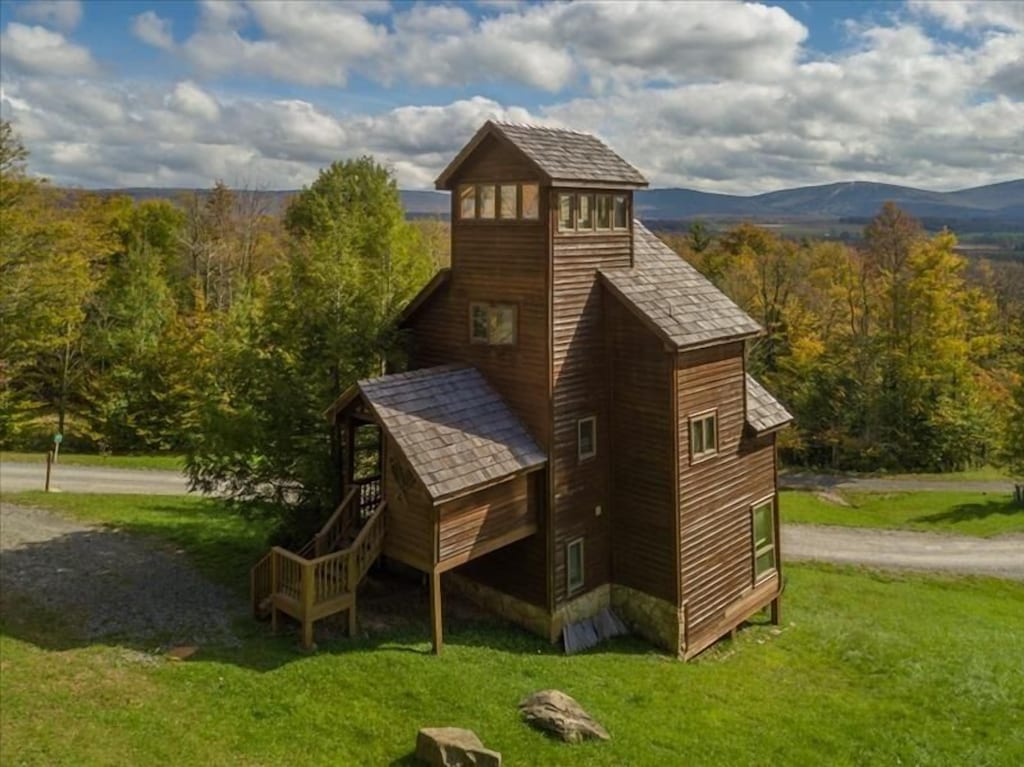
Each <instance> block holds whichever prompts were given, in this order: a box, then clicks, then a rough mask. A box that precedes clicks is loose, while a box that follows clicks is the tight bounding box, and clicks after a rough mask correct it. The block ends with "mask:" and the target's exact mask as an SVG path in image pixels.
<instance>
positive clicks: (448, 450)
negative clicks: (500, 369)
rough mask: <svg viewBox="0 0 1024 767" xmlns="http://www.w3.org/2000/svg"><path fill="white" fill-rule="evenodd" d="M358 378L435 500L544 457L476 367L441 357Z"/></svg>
mask: <svg viewBox="0 0 1024 767" xmlns="http://www.w3.org/2000/svg"><path fill="white" fill-rule="evenodd" d="M357 386H358V388H359V392H360V393H361V394H362V396H363V398H364V399H365V401H366V402H367V404H368V405H369V406H370V409H371V410H372V411H373V413H374V415H375V416H376V417H377V419H378V421H379V422H380V424H381V427H382V428H383V429H384V431H385V432H386V433H387V434H388V435H389V436H390V437H391V438H392V439H393V440H394V441H395V444H396V445H397V446H398V448H399V450H401V451H402V454H403V455H404V456H405V459H406V461H407V462H408V464H409V466H410V467H411V468H412V470H413V471H414V472H415V473H416V476H417V478H418V479H419V480H420V482H422V483H423V486H424V487H425V488H426V490H427V493H428V494H429V496H430V498H431V500H432V501H433V502H434V503H440V502H442V501H445V500H450V499H451V498H454V497H457V496H460V495H464V494H466V493H468V492H471V491H472V490H474V489H477V488H479V487H482V486H487V485H491V484H494V483H495V482H500V481H502V480H504V479H506V478H508V477H511V476H513V475H515V474H518V473H521V472H525V471H531V470H533V469H536V468H540V467H541V466H543V465H544V464H546V463H547V456H546V455H545V454H544V453H543V452H542V451H541V450H540V448H539V447H537V445H536V443H534V441H533V439H532V438H531V437H530V435H529V434H527V432H526V429H525V428H524V427H523V424H522V423H521V422H520V421H519V419H518V418H517V417H516V416H515V414H513V413H512V411H510V410H509V409H508V406H507V405H505V403H504V402H503V401H502V399H501V398H500V397H499V396H498V394H497V393H496V392H495V391H494V390H493V389H491V387H490V386H488V385H487V382H486V381H485V380H484V378H483V376H481V375H480V373H479V372H478V371H477V370H476V369H475V368H471V367H466V366H462V365H442V366H439V367H433V368H424V369H421V370H414V371H411V372H408V373H398V374H394V375H387V376H381V377H380V378H372V379H369V380H365V381H360V382H359V383H358V384H357Z"/></svg>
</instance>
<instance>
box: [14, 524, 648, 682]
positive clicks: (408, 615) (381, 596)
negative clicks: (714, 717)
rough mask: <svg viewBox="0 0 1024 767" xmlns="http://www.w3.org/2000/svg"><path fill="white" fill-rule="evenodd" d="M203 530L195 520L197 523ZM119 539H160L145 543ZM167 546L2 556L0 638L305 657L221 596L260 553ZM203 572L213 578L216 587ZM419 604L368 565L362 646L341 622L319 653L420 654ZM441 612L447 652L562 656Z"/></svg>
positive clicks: (124, 543) (92, 544)
mask: <svg viewBox="0 0 1024 767" xmlns="http://www.w3.org/2000/svg"><path fill="white" fill-rule="evenodd" d="M180 511H181V510H180V508H176V507H174V506H173V504H172V505H171V506H170V507H169V508H168V512H169V513H174V514H180ZM200 522H201V520H200V519H198V518H197V519H196V525H200ZM211 522H212V521H211ZM73 527H74V526H73V525H69V528H73ZM214 527H215V525H214ZM125 532H131V533H134V534H146V535H150V534H152V535H156V534H159V535H160V536H161V538H160V540H159V541H156V542H153V543H152V545H151V543H150V541H148V540H140V539H139V538H138V537H136V536H135V535H125V534H124V533H125ZM167 538H168V530H167V528H166V527H162V526H160V525H159V524H155V523H146V522H125V523H119V524H118V528H117V529H116V530H114V529H109V528H102V527H100V528H88V529H84V530H83V529H70V530H69V531H68V532H65V533H64V534H59V535H56V536H54V537H51V538H49V539H48V540H45V541H39V542H33V543H24V544H22V545H20V546H19V547H18V548H10V549H7V550H5V551H4V552H3V556H2V558H0V633H2V634H4V635H5V636H9V637H12V638H15V639H18V640H20V641H24V642H29V643H31V644H34V645H36V646H37V647H39V648H41V649H45V650H68V649H75V648H83V647H92V646H110V647H121V648H124V649H128V650H133V651H138V652H142V653H147V654H153V653H163V652H166V650H167V649H168V648H170V647H173V646H176V645H195V646H197V647H198V648H199V650H198V652H197V653H196V654H195V655H193V656H192V657H191V658H189V659H188V660H186V661H185V662H186V663H194V662H213V663H225V664H231V665H236V666H240V667H245V668H249V669H253V670H257V671H271V670H273V669H276V668H279V667H281V666H283V665H286V664H288V663H291V662H293V661H296V660H301V659H303V658H304V657H306V653H303V652H301V651H300V650H299V648H298V627H297V625H296V624H295V623H294V622H292V621H291V620H290V619H287V618H285V617H284V616H281V621H280V629H281V630H280V632H279V635H278V636H273V635H272V634H271V632H270V627H269V624H267V623H257V622H256V621H255V620H253V619H252V618H251V617H250V616H249V604H248V595H247V594H246V593H245V592H244V591H243V590H241V589H240V588H231V587H230V586H235V585H237V582H238V581H240V580H242V579H244V578H245V576H246V575H247V574H248V569H249V566H250V565H251V563H252V562H253V561H254V559H255V556H254V552H255V554H258V553H262V550H263V549H262V545H260V544H258V542H257V541H248V540H244V541H242V542H239V540H238V534H237V530H234V531H227V530H225V531H220V532H218V531H217V530H216V529H215V530H212V531H211V530H206V531H205V532H204V531H200V530H198V529H191V526H190V525H184V526H177V525H176V533H175V538H174V540H175V541H179V542H180V543H181V546H182V547H181V548H176V547H175V546H174V545H173V543H174V541H172V545H170V546H168V545H167ZM186 549H187V550H188V554H186ZM197 565H198V567H197ZM200 572H205V573H206V574H208V575H209V574H217V575H219V576H220V577H219V578H218V580H219V581H220V583H213V582H211V581H210V580H209V579H208V578H207V577H203V576H202V575H200ZM239 576H241V577H239ZM227 580H230V581H231V582H230V584H226V583H225V581H227ZM428 604H429V602H428V595H427V589H426V585H425V583H424V582H423V580H422V579H421V578H409V577H407V576H401V575H396V574H392V573H389V572H388V571H386V570H384V569H383V568H380V567H377V568H375V569H374V570H373V571H372V572H371V575H370V577H368V578H367V579H366V580H365V581H364V583H363V585H362V586H361V588H360V594H359V599H358V605H359V613H358V617H359V636H357V637H355V638H351V639H350V638H348V637H347V636H346V631H345V626H346V623H347V620H346V615H345V614H344V613H342V614H339V615H337V616H333V617H331V618H328V619H325V620H323V621H318V622H317V624H316V625H315V634H316V637H315V641H316V642H317V644H318V650H317V653H318V654H320V655H324V654H328V655H338V656H344V655H346V654H349V653H363V652H375V653H418V654H429V653H430V652H431V649H430V643H429V638H430V620H429V608H428ZM443 609H444V619H445V627H444V629H445V635H444V642H445V647H446V648H453V649H454V648H458V647H486V648H489V649H492V650H495V651H499V652H506V653H509V654H530V655H558V654H561V649H560V647H559V646H558V645H552V644H550V643H548V642H546V641H544V640H542V639H539V638H537V637H535V636H533V635H531V634H529V633H527V632H526V631H524V630H522V629H520V628H518V627H516V626H513V625H512V624H509V623H507V622H504V621H503V620H501V619H500V618H498V617H496V616H494V615H493V614H491V613H489V612H487V611H484V610H482V609H480V608H478V607H476V606H474V605H472V604H471V603H469V602H468V601H465V600H464V599H462V598H460V597H459V596H457V595H455V594H448V593H446V594H445V596H444V598H443ZM588 652H589V653H594V654H599V653H613V654H642V653H651V652H654V651H653V650H652V649H651V647H650V646H649V645H647V644H645V643H643V642H640V641H638V640H633V639H629V638H624V639H617V640H613V641H610V642H607V643H604V644H602V645H599V646H598V647H596V648H593V649H592V650H590V651H588Z"/></svg>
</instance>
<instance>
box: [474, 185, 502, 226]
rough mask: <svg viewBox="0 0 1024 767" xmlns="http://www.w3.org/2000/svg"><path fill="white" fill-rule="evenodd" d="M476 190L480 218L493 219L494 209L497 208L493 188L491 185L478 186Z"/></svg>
mask: <svg viewBox="0 0 1024 767" xmlns="http://www.w3.org/2000/svg"><path fill="white" fill-rule="evenodd" d="M477 189H478V190H479V195H478V196H479V199H480V209H479V215H480V218H494V214H495V208H496V206H497V197H496V195H495V187H494V185H493V184H478V185H477Z"/></svg>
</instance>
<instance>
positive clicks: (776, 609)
mask: <svg viewBox="0 0 1024 767" xmlns="http://www.w3.org/2000/svg"><path fill="white" fill-rule="evenodd" d="M771 621H772V625H773V626H778V625H779V623H780V622H781V621H782V595H781V594H780V595H779V596H777V597H775V599H773V600H772V602H771Z"/></svg>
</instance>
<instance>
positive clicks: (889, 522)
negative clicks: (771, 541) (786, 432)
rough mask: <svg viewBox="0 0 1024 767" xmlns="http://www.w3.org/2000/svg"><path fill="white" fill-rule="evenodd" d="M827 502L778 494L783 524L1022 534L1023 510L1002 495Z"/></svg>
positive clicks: (853, 497) (875, 496)
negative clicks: (841, 503)
mask: <svg viewBox="0 0 1024 767" xmlns="http://www.w3.org/2000/svg"><path fill="white" fill-rule="evenodd" d="M840 497H841V498H844V499H846V501H847V502H848V503H849V504H850V505H849V506H842V505H840V504H838V503H832V502H830V501H828V500H826V499H824V498H822V497H820V496H818V495H817V494H816V493H813V492H806V491H801V490H784V491H782V492H781V493H780V494H779V510H780V514H781V517H782V521H783V522H788V523H798V524H812V525H844V526H846V527H880V528H890V529H897V530H922V531H927V532H940V533H958V534H960V535H976V536H981V537H986V538H987V537H990V536H993V535H1001V534H1003V533H1022V532H1024V508H1021V507H1020V506H1015V505H1013V499H1012V498H1011V496H1010V495H1009V494H1008V493H964V492H944V491H943V492H920V493H853V492H846V491H844V492H843V493H842V494H841V495H840Z"/></svg>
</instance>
